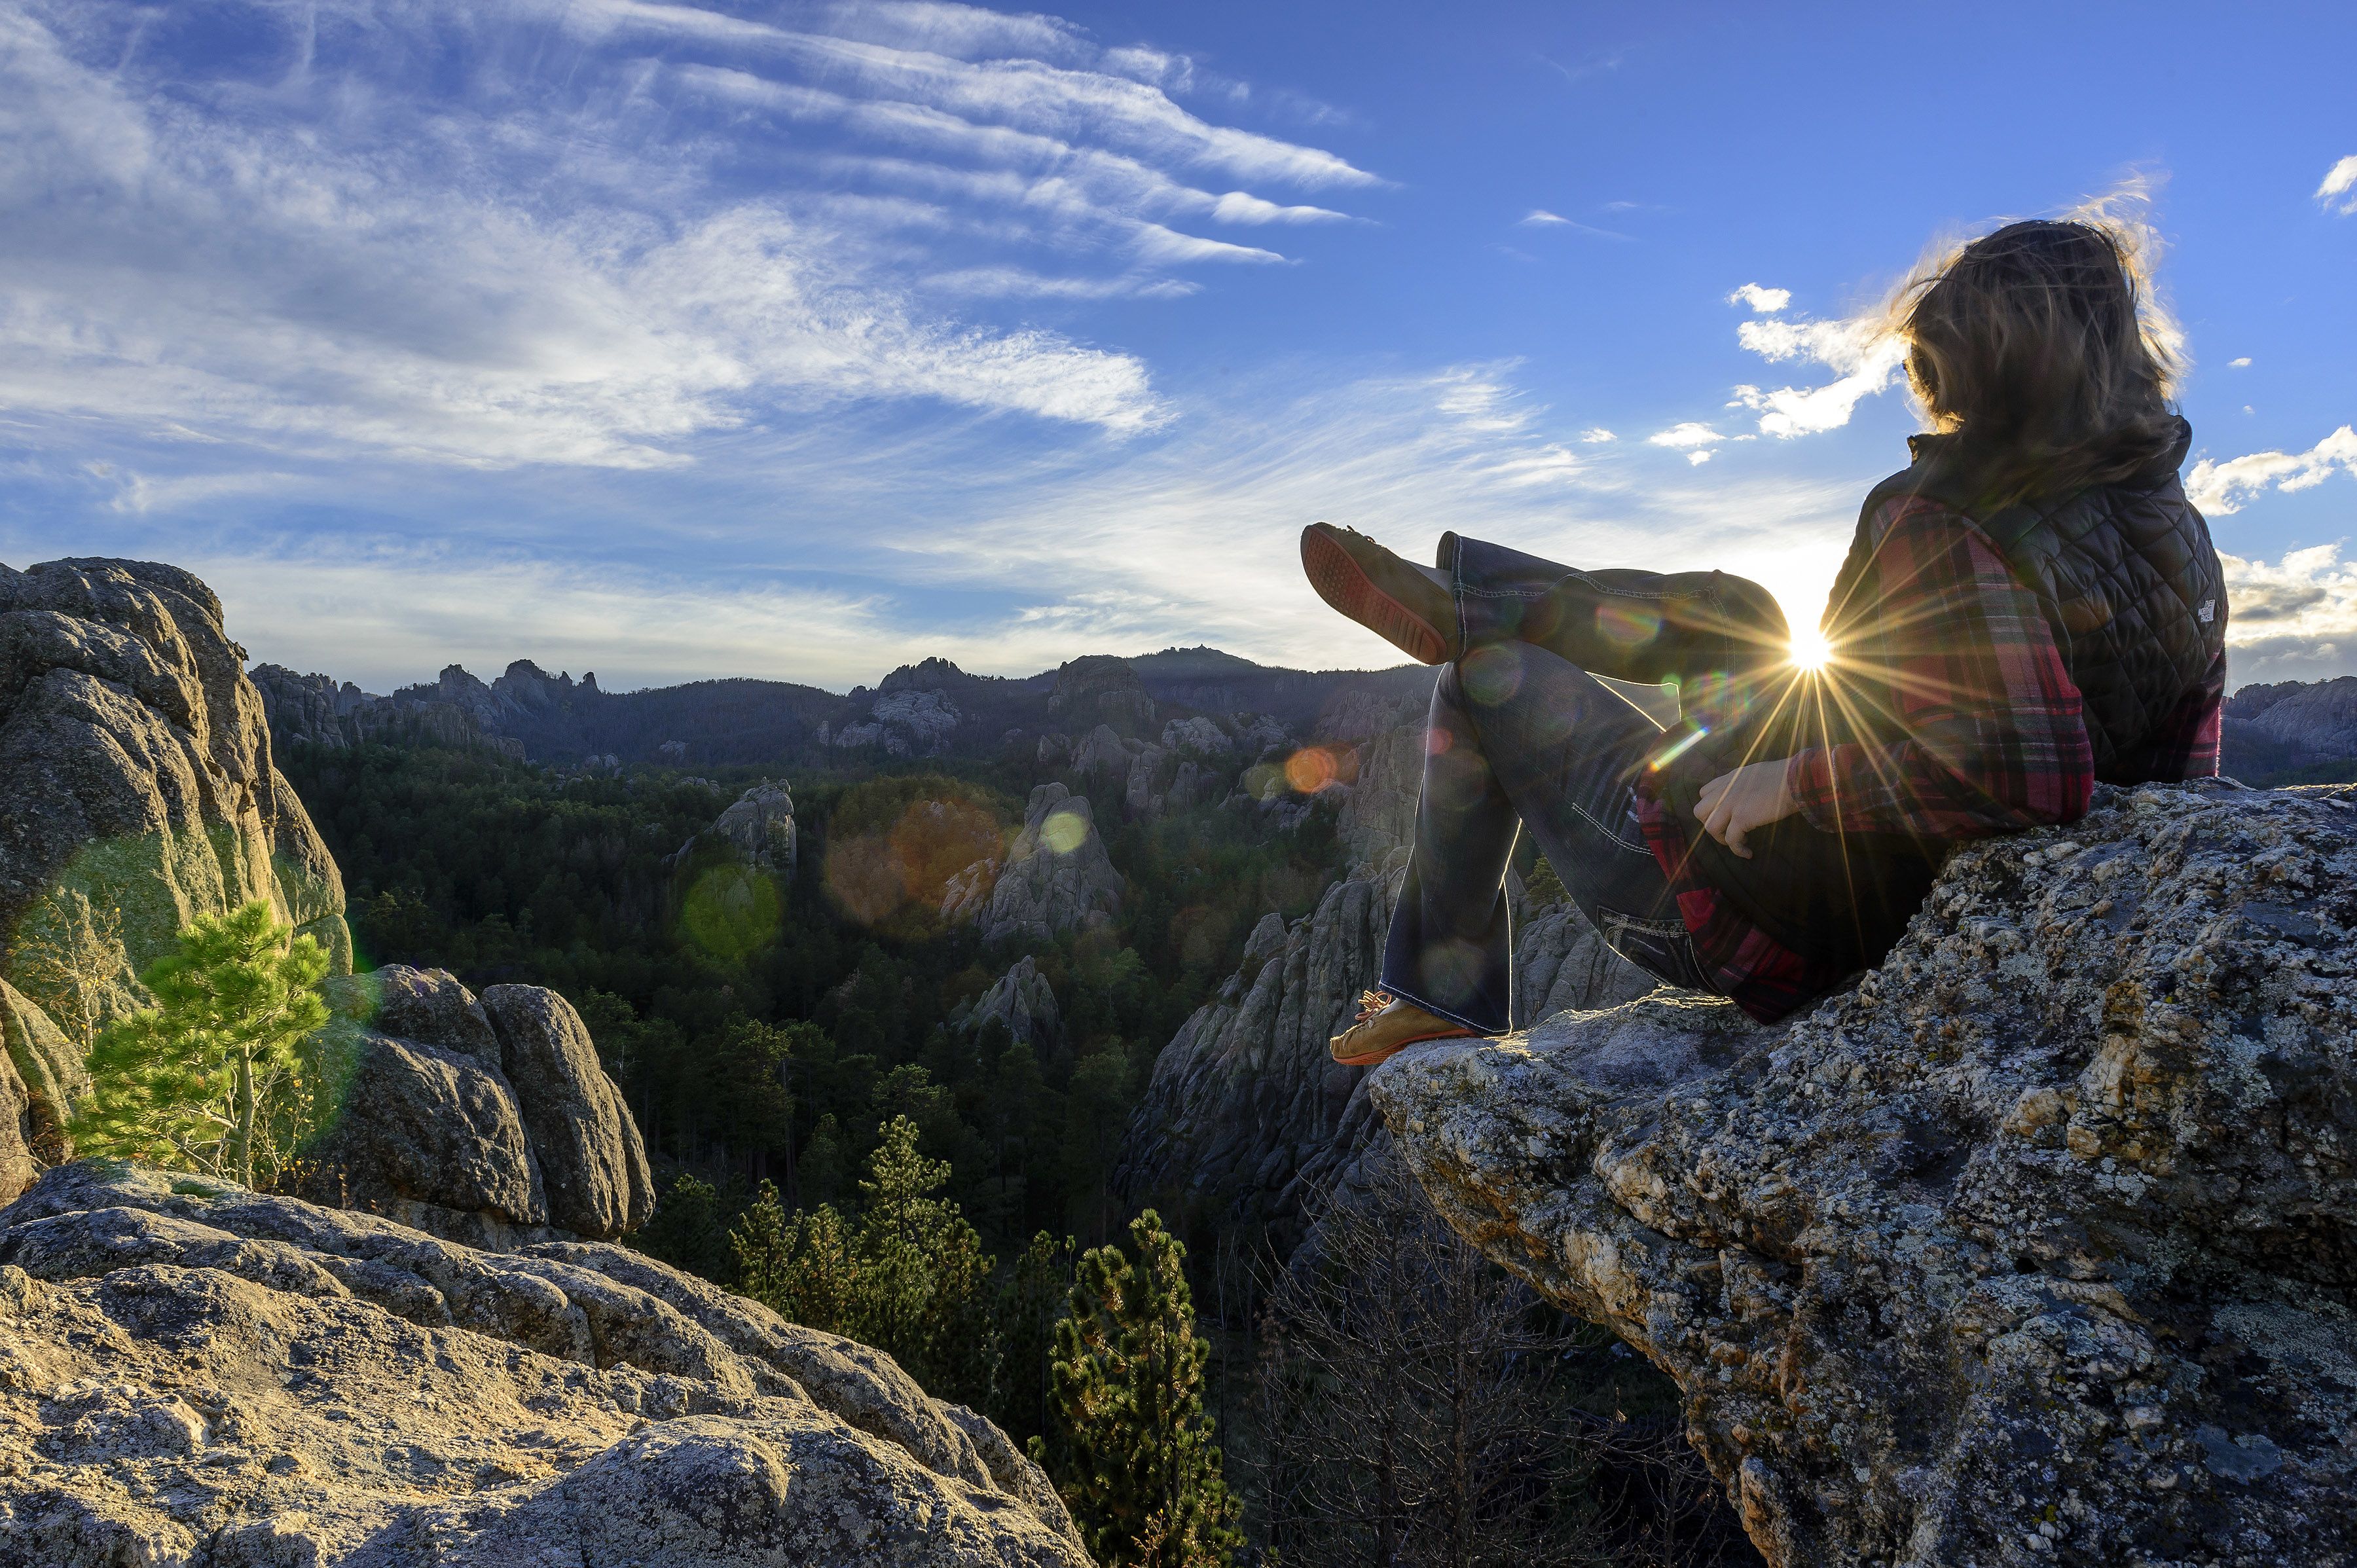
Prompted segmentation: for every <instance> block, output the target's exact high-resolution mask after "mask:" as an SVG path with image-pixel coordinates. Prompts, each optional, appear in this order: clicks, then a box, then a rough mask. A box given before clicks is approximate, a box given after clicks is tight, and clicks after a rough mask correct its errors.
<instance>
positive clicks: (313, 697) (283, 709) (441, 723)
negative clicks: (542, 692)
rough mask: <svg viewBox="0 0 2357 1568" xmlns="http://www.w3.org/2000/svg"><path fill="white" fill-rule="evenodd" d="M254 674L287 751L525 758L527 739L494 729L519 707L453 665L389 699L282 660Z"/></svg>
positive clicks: (275, 739)
mask: <svg viewBox="0 0 2357 1568" xmlns="http://www.w3.org/2000/svg"><path fill="white" fill-rule="evenodd" d="M533 674H534V675H537V674H539V671H538V670H537V669H534V670H533ZM249 678H250V679H251V680H252V681H253V685H254V689H255V690H256V691H257V692H259V693H261V694H262V708H263V714H264V717H265V718H266V720H267V721H268V723H269V725H270V737H271V740H272V743H273V744H274V745H275V746H278V747H279V748H280V749H282V750H284V749H285V748H286V747H288V746H296V745H311V746H334V747H337V748H338V749H346V748H349V747H351V746H357V745H359V744H361V742H362V741H378V742H382V743H384V744H387V745H397V746H447V747H451V748H453V749H456V750H462V751H463V750H474V749H480V750H484V751H495V752H498V753H499V754H500V756H502V757H514V758H515V759H517V760H518V761H522V759H523V757H524V743H523V742H522V740H520V739H518V738H516V737H515V736H510V735H503V734H501V733H500V732H499V730H498V729H497V728H496V727H495V726H497V725H500V723H502V722H503V721H504V720H505V719H506V718H508V717H509V716H510V715H511V713H512V712H514V711H516V705H515V704H512V703H510V704H502V703H500V701H499V700H498V699H497V698H496V697H495V696H494V695H493V694H492V692H491V690H490V688H489V687H486V686H485V685H484V684H483V683H482V682H480V681H478V680H476V679H475V678H474V677H473V676H472V675H469V674H468V673H467V671H465V670H463V669H461V668H459V667H458V666H457V665H456V664H453V665H451V666H449V667H448V668H447V669H446V670H444V671H442V676H441V679H440V680H439V681H438V682H436V683H435V684H433V685H431V686H406V687H404V688H403V689H402V690H401V691H399V692H396V693H393V695H392V696H390V697H381V696H377V695H375V694H373V693H368V692H363V691H361V689H360V688H359V687H358V686H355V685H353V684H352V683H351V682H349V681H346V682H341V683H340V684H339V683H338V682H337V681H336V679H335V677H333V676H331V675H319V674H310V675H302V674H297V673H296V671H292V670H290V669H288V668H286V666H285V665H283V664H257V665H255V666H254V667H253V671H251V672H250V675H249ZM503 679H504V678H503ZM567 684H568V685H569V684H570V682H567ZM591 689H592V690H595V687H594V685H593V686H592V687H591Z"/></svg>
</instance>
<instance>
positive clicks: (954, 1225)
mask: <svg viewBox="0 0 2357 1568" xmlns="http://www.w3.org/2000/svg"><path fill="white" fill-rule="evenodd" d="M917 1144H918V1135H917V1124H916V1123H915V1122H911V1121H909V1119H908V1118H907V1117H905V1116H895V1117H894V1118H893V1119H892V1120H891V1121H890V1122H887V1123H886V1124H885V1127H884V1140H883V1142H882V1143H881V1144H877V1148H876V1152H875V1154H873V1155H870V1156H869V1157H868V1165H867V1171H868V1174H867V1176H866V1177H865V1178H864V1179H863V1180H862V1181H861V1182H860V1184H859V1192H860V1197H861V1199H862V1203H861V1208H860V1213H859V1220H858V1223H857V1225H856V1226H854V1225H853V1224H851V1223H850V1222H848V1221H846V1220H845V1219H844V1217H843V1216H842V1214H840V1213H839V1212H837V1211H836V1209H835V1208H834V1206H833V1205H832V1204H821V1205H819V1206H818V1207H817V1208H803V1209H800V1210H798V1211H796V1212H795V1214H794V1215H793V1216H792V1217H791V1219H789V1218H788V1217H787V1215H786V1212H785V1208H784V1206H783V1205H782V1204H781V1203H780V1201H779V1199H778V1190H777V1188H776V1187H774V1186H772V1185H771V1184H770V1183H768V1182H763V1183H762V1184H761V1186H760V1188H759V1197H757V1198H756V1199H755V1201H754V1203H753V1205H752V1207H750V1208H748V1209H747V1210H746V1211H745V1213H744V1214H743V1215H742V1216H741V1217H740V1218H739V1219H738V1220H737V1225H736V1227H735V1228H734V1229H733V1230H731V1231H730V1232H729V1236H728V1244H729V1249H730V1251H732V1252H733V1253H734V1254H735V1256H736V1260H737V1289H738V1290H739V1291H741V1292H742V1293H743V1294H746V1295H748V1296H751V1297H752V1298H753V1299H754V1300H756V1301H759V1302H760V1303H761V1304H762V1305H765V1306H768V1307H770V1309H771V1310H772V1311H774V1312H776V1313H777V1314H778V1316H780V1317H784V1318H788V1319H790V1320H791V1321H792V1322H795V1323H800V1324H802V1325H804V1326H808V1327H812V1328H819V1329H823V1330H825V1331H826V1332H828V1333H830V1334H841V1335H844V1336H845V1337H849V1338H853V1339H857V1340H860V1341H862V1342H864V1343H866V1344H869V1345H873V1346H875V1347H876V1348H877V1349H879V1350H882V1351H884V1352H885V1353H886V1354H887V1355H889V1356H890V1357H891V1358H892V1359H894V1360H897V1361H899V1363H900V1365H901V1366H902V1367H903V1368H905V1369H907V1370H908V1372H909V1375H910V1376H911V1377H914V1378H915V1379H916V1380H918V1381H919V1382H920V1383H922V1384H923V1385H924V1386H925V1389H926V1390H927V1391H928V1392H931V1393H932V1394H935V1395H937V1396H939V1397H941V1398H943V1399H951V1400H956V1401H959V1402H963V1403H967V1404H972V1405H974V1406H976V1407H977V1408H979V1407H981V1406H982V1405H984V1404H985V1403H987V1402H988V1401H989V1398H990V1392H991V1380H992V1379H993V1378H994V1377H995V1376H996V1373H997V1369H998V1332H997V1326H996V1323H995V1322H994V1320H993V1315H992V1312H991V1307H992V1305H993V1304H992V1298H991V1294H990V1289H989V1285H990V1270H991V1260H990V1254H989V1253H987V1252H985V1251H983V1246H982V1238H981V1236H979V1235H978V1234H976V1233H975V1231H974V1227H973V1226H972V1225H970V1224H968V1223H967V1222H966V1219H965V1215H964V1214H963V1212H962V1211H961V1210H960V1209H959V1208H958V1206H957V1205H956V1204H954V1203H952V1202H951V1201H949V1200H948V1199H947V1198H943V1197H938V1196H936V1195H937V1194H938V1192H939V1191H940V1189H941V1187H942V1186H943V1184H945V1183H946V1182H947V1181H948V1180H949V1178H950V1166H949V1162H948V1161H946V1160H934V1159H928V1158H927V1157H926V1156H925V1155H924V1154H923V1153H922V1152H921V1151H920V1149H919V1148H918V1146H917ZM815 1146H816V1145H815V1144H813V1147H815Z"/></svg>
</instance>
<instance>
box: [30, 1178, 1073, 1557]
mask: <svg viewBox="0 0 2357 1568" xmlns="http://www.w3.org/2000/svg"><path fill="white" fill-rule="evenodd" d="M0 1562H5V1563H39V1564H43V1565H45V1568H46V1565H58V1568H68V1565H72V1568H79V1565H82V1564H89V1565H91V1568H96V1565H99V1564H132V1563H152V1564H166V1563H178V1564H189V1565H195V1564H200V1563H201V1564H204V1565H206V1568H282V1565H286V1564H296V1563H304V1564H352V1565H354V1568H359V1565H361V1564H369V1565H372V1568H392V1565H401V1568H425V1565H429V1564H431V1565H439V1568H522V1565H523V1564H528V1563H559V1562H561V1563H565V1564H567V1565H569V1568H570V1565H577V1568H724V1565H726V1568H736V1565H737V1564H742V1563H855V1562H856V1563H886V1564H905V1565H908V1568H919V1565H923V1568H963V1565H966V1564H974V1565H975V1568H981V1565H984V1564H988V1565H990V1568H1028V1565H1037V1568H1082V1565H1084V1564H1086V1563H1087V1562H1088V1557H1087V1555H1086V1553H1085V1552H1083V1551H1082V1548H1081V1546H1080V1545H1079V1543H1078V1541H1077V1539H1076V1537H1075V1535H1074V1532H1073V1530H1072V1527H1071V1521H1070V1520H1069V1519H1068V1518H1067V1516H1066V1515H1065V1513H1064V1510H1063V1508H1062V1506H1061V1504H1060V1503H1059V1502H1058V1501H1057V1500H1056V1498H1055V1495H1054V1493H1053V1491H1052V1490H1051V1489H1050V1488H1049V1486H1048V1484H1047V1480H1046V1477H1043V1476H1042V1475H1041V1474H1040V1472H1039V1470H1038V1468H1037V1467H1035V1466H1032V1465H1031V1464H1030V1462H1029V1461H1028V1460H1027V1459H1024V1458H1023V1457H1022V1456H1021V1455H1018V1454H1017V1453H1016V1452H1015V1450H1014V1447H1013V1445H1012V1444H1009V1443H1008V1442H1007V1440H1006V1436H1005V1435H1004V1434H1001V1433H1000V1432H999V1431H998V1429H997V1428H996V1427H994V1426H992V1425H991V1424H990V1423H987V1422H985V1421H984V1420H983V1419H982V1418H981V1417H979V1416H976V1415H974V1413H973V1412H970V1411H966V1410H964V1409H963V1408H961V1407H958V1406H953V1405H942V1404H940V1403H937V1402H934V1401H933V1400H931V1398H929V1397H928V1396H927V1395H926V1394H925V1393H924V1391H922V1390H920V1388H919V1387H918V1386H917V1385H916V1383H915V1382H913V1381H912V1380H909V1377H908V1376H907V1375H906V1374H905V1373H903V1372H902V1371H901V1370H900V1369H899V1367H898V1366H897V1365H895V1364H894V1363H893V1362H892V1361H891V1359H889V1358H888V1357H885V1356H882V1355H879V1354H878V1353H877V1352H876V1351H874V1350H872V1349H869V1348H866V1347H865V1346H862V1345H858V1344H855V1343H853V1342H852V1341H849V1340H845V1339H838V1338H836V1337H834V1336H832V1335H827V1334H821V1333H818V1332H816V1331H814V1330H812V1329H807V1328H801V1327H797V1326H793V1325H791V1324H788V1323H785V1322H783V1321H781V1320H780V1319H779V1318H778V1317H777V1316H775V1315H773V1314H771V1313H770V1312H768V1311H767V1310H765V1309H764V1308H762V1307H759V1306H757V1305H753V1304H752V1303H750V1302H747V1301H745V1300H743V1299H741V1298H738V1297H736V1296H732V1295H729V1294H727V1293H726V1292H724V1291H721V1290H719V1289H717V1288H716V1287H714V1286H712V1285H709V1284H706V1283H704V1282H702V1281H700V1280H696V1279H693V1278H691V1277H689V1276H687V1275H684V1274H682V1273H677V1272H676V1271H674V1270H672V1269H670V1268H667V1267H665V1266H664V1265H662V1264H661V1263H658V1262H653V1261H652V1260H651V1259H648V1258H645V1257H643V1256H640V1254H638V1253H635V1252H631V1251H627V1250H625V1249H623V1248H619V1247H614V1246H608V1245H601V1244H594V1243H569V1244H555V1245H548V1246H541V1247H535V1248H532V1249H530V1250H528V1251H525V1252H523V1253H521V1254H515V1255H500V1254H497V1253H490V1252H479V1251H473V1250H471V1249H468V1248H466V1247H462V1246H457V1245H454V1244H452V1243H449V1242H447V1241H442V1240H436V1239H434V1238H432V1237H429V1236H426V1235H424V1234H421V1233H419V1232H417V1231H414V1230H407V1229H405V1228H404V1227H402V1226H399V1225H396V1224H393V1223H392V1222H391V1221H389V1220H384V1219H377V1218H374V1217H372V1216H369V1215H362V1214H352V1213H345V1212H340V1211H338V1210H334V1209H327V1208H314V1207H313V1206H311V1205H309V1204H307V1203H301V1202H297V1201H296V1200H295V1199H292V1198H285V1197H263V1196H260V1195H257V1194H253V1193H250V1192H247V1191H245V1190H244V1189H243V1188H241V1187H231V1186H225V1185H217V1184H211V1183H202V1182H194V1181H188V1180H174V1179H172V1178H169V1177H167V1176H163V1175H161V1174H159V1173H156V1172H152V1171H145V1170H138V1169H126V1170H122V1171H117V1172H114V1173H112V1174H110V1173H106V1172H102V1171H101V1170H99V1169H97V1168H95V1167H92V1166H90V1165H67V1166H63V1167H61V1168H59V1169H57V1170H54V1171H51V1172H50V1173H48V1175H47V1176H44V1177H43V1178H42V1180H41V1181H40V1182H39V1183H38V1185H37V1186H35V1187H33V1189H32V1190H31V1191H29V1192H28V1193H27V1194H26V1195H25V1197H23V1198H21V1199H20V1200H19V1201H18V1202H17V1203H16V1205H14V1206H13V1207H12V1208H8V1209H6V1210H5V1211H0Z"/></svg>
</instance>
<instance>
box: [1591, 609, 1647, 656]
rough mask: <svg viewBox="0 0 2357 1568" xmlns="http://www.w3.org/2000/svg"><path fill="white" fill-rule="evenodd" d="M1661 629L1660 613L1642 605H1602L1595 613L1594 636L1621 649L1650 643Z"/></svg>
mask: <svg viewBox="0 0 2357 1568" xmlns="http://www.w3.org/2000/svg"><path fill="white" fill-rule="evenodd" d="M1661 629H1662V615H1661V612H1660V611H1659V610H1652V609H1647V608H1646V607H1644V606H1642V605H1603V606H1599V607H1598V609H1597V611H1596V634H1597V635H1598V637H1601V638H1602V639H1604V640H1605V641H1607V642H1609V643H1613V644H1616V645H1617V646H1619V647H1621V648H1634V647H1636V646H1637V645H1638V644H1640V643H1644V642H1651V641H1652V640H1653V639H1654V638H1655V637H1656V636H1657V635H1659V634H1660V632H1661Z"/></svg>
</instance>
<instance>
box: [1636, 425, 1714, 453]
mask: <svg viewBox="0 0 2357 1568" xmlns="http://www.w3.org/2000/svg"><path fill="white" fill-rule="evenodd" d="M1645 439H1646V440H1647V441H1649V442H1651V443H1652V445H1654V446H1674V447H1681V448H1683V447H1692V446H1715V445H1717V443H1719V442H1721V441H1724V440H1726V439H1727V437H1726V436H1724V435H1720V434H1719V433H1718V432H1717V431H1716V430H1713V429H1712V428H1711V427H1710V426H1709V425H1707V424H1702V423H1700V422H1699V421H1696V420H1691V419H1689V420H1687V421H1686V422H1685V423H1684V424H1673V425H1671V426H1670V427H1669V428H1668V429H1667V430H1659V431H1655V432H1654V433H1653V434H1652V435H1648V436H1646V437H1645Z"/></svg>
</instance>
